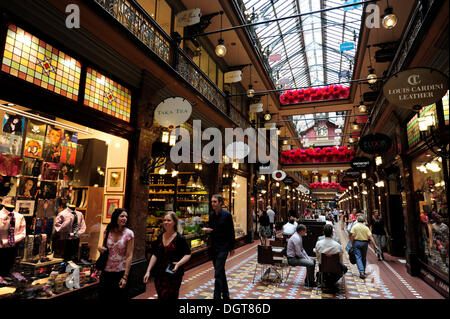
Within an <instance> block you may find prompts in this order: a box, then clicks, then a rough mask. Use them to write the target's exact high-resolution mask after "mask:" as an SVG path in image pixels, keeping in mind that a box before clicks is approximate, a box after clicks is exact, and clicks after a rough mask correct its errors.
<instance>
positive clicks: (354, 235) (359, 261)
mask: <svg viewBox="0 0 450 319" xmlns="http://www.w3.org/2000/svg"><path fill="white" fill-rule="evenodd" d="M356 220H357V223H356V224H355V225H354V226H353V227H352V229H351V230H350V241H351V243H352V244H351V246H352V247H354V249H355V257H356V265H357V266H358V270H359V278H361V279H365V278H366V262H367V259H366V256H367V248H368V246H369V240H370V241H371V242H372V244H373V246H374V247H375V250H376V251H377V250H378V246H377V244H376V243H375V241H374V240H373V237H372V232H371V231H370V229H369V227H367V226H366V225H365V224H364V222H365V219H364V216H362V215H359V216H358V217H357V218H356Z"/></svg>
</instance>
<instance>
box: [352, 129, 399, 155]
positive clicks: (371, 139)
mask: <svg viewBox="0 0 450 319" xmlns="http://www.w3.org/2000/svg"><path fill="white" fill-rule="evenodd" d="M358 145H359V148H361V150H362V151H363V152H364V153H367V154H384V153H386V152H387V151H388V150H389V149H390V148H391V147H392V139H391V138H390V137H389V136H387V135H384V134H380V133H377V134H368V135H365V136H363V137H361V139H360V140H359V143H358Z"/></svg>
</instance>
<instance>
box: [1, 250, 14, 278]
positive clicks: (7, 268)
mask: <svg viewBox="0 0 450 319" xmlns="http://www.w3.org/2000/svg"><path fill="white" fill-rule="evenodd" d="M16 254H17V248H16V247H6V248H0V276H6V275H7V274H9V273H10V272H11V269H12V267H13V266H14V261H15V259H16Z"/></svg>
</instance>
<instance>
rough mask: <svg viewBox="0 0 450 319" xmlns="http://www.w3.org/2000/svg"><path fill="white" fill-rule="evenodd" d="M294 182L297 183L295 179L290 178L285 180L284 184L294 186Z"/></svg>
mask: <svg viewBox="0 0 450 319" xmlns="http://www.w3.org/2000/svg"><path fill="white" fill-rule="evenodd" d="M294 182H295V181H294V179H293V178H292V177H289V176H288V177H286V178H285V179H284V180H283V183H285V184H286V185H292V184H294Z"/></svg>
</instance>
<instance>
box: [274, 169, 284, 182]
mask: <svg viewBox="0 0 450 319" xmlns="http://www.w3.org/2000/svg"><path fill="white" fill-rule="evenodd" d="M285 177H286V173H285V172H283V171H280V170H278V171H275V172H273V173H272V178H273V179H274V180H276V181H278V182H279V181H282V180H283V179H285Z"/></svg>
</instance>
